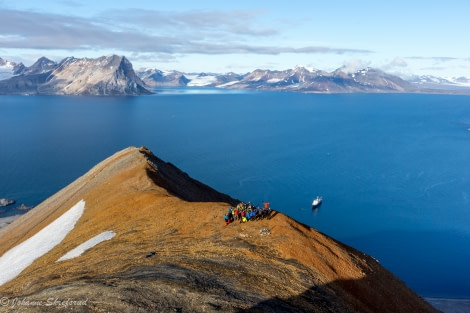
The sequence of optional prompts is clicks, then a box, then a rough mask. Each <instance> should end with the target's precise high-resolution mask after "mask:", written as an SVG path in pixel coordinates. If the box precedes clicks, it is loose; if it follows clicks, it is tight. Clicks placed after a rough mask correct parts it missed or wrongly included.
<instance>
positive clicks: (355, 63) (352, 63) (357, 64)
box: [341, 59, 370, 73]
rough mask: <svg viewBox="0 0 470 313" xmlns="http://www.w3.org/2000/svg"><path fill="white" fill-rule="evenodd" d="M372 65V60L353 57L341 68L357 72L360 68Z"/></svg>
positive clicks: (347, 71)
mask: <svg viewBox="0 0 470 313" xmlns="http://www.w3.org/2000/svg"><path fill="white" fill-rule="evenodd" d="M369 65H370V62H367V61H363V60H359V59H351V60H348V61H346V62H345V63H344V64H343V67H342V68H341V70H342V71H343V72H345V73H355V72H357V71H358V70H361V69H364V68H366V67H368V66H369Z"/></svg>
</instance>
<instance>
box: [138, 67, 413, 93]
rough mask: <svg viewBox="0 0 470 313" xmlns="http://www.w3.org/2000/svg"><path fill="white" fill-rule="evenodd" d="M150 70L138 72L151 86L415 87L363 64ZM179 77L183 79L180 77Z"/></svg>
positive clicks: (331, 90)
mask: <svg viewBox="0 0 470 313" xmlns="http://www.w3.org/2000/svg"><path fill="white" fill-rule="evenodd" d="M152 71H153V72H152V73H158V75H156V74H153V75H149V73H151V72H150V71H149V70H146V71H140V72H138V73H137V75H138V76H139V77H140V78H142V79H143V80H144V81H145V82H146V83H147V85H149V86H152V87H155V86H158V87H162V86H190V87H193V86H197V87H219V88H230V89H250V90H266V91H268V90H269V91H298V92H318V93H345V92H405V91H406V92H409V91H412V90H414V89H416V87H415V86H413V85H412V84H410V83H408V82H407V81H405V80H403V79H401V78H399V77H397V76H393V75H389V74H386V73H384V72H382V71H379V70H376V69H372V68H366V69H363V70H361V71H358V72H356V73H345V72H343V71H342V70H341V69H338V70H336V71H334V72H331V73H328V72H324V71H321V70H315V69H311V68H306V67H302V66H297V67H295V68H294V69H288V70H285V71H272V70H261V69H258V70H255V71H253V72H251V73H247V74H244V75H239V74H235V73H227V74H208V73H199V74H198V73H190V74H184V73H181V72H161V71H158V70H152ZM176 73H177V75H178V76H176ZM168 77H172V79H168ZM173 77H178V79H173ZM182 77H184V78H185V79H181V78H182Z"/></svg>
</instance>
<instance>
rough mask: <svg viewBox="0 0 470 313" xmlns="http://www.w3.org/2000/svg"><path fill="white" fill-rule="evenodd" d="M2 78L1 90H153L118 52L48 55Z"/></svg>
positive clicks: (85, 92) (119, 92) (84, 92)
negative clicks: (93, 55)
mask: <svg viewBox="0 0 470 313" xmlns="http://www.w3.org/2000/svg"><path fill="white" fill-rule="evenodd" d="M15 74H16V75H17V76H14V77H11V78H10V79H8V80H3V81H0V93H20V94H24V93H28V94H61V95H142V94H149V93H150V91H148V90H147V89H146V88H145V84H144V82H142V80H141V79H140V78H139V77H137V76H136V74H135V72H134V70H133V68H132V64H131V62H129V60H128V59H127V58H126V57H124V56H118V55H109V56H102V57H99V58H96V59H92V58H81V59H77V58H74V57H68V58H65V59H63V60H62V61H61V62H59V63H56V62H54V61H52V60H50V59H48V58H46V57H41V58H39V59H38V60H37V61H36V62H35V63H34V64H33V65H32V66H30V67H24V66H23V67H22V68H21V69H19V70H18V71H15Z"/></svg>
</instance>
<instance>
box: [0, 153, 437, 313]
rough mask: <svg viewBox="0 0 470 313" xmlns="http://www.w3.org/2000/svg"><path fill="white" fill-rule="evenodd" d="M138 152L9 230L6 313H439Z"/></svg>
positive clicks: (2, 305) (3, 280)
mask: <svg viewBox="0 0 470 313" xmlns="http://www.w3.org/2000/svg"><path fill="white" fill-rule="evenodd" d="M238 203H239V201H238V200H236V199H233V198H232V197H230V196H229V195H226V194H223V193H220V192H218V191H216V190H214V189H213V188H211V187H210V186H208V185H205V184H203V183H201V182H199V181H197V180H195V179H193V178H191V177H190V176H189V175H188V174H186V173H184V172H183V171H181V170H180V169H178V168H177V167H175V166H174V165H172V164H171V163H168V162H165V161H163V160H161V159H160V158H158V157H157V156H155V155H154V154H153V153H152V152H150V151H149V150H148V149H147V148H145V147H141V148H135V147H129V148H126V149H124V150H122V151H119V152H117V153H115V154H114V155H112V156H110V157H108V158H106V159H105V160H103V161H102V162H100V163H98V164H97V165H95V166H94V167H93V168H92V169H90V170H89V171H88V172H87V173H85V174H84V175H83V176H81V177H79V178H78V179H77V180H75V181H74V182H72V183H71V184H70V185H68V186H66V187H65V188H63V189H62V190H60V191H58V192H57V193H56V194H54V195H53V196H51V197H50V198H48V199H46V200H45V201H44V202H43V203H41V204H39V205H38V206H36V207H35V208H33V209H31V210H30V211H29V212H27V213H25V214H24V215H22V216H21V217H19V218H18V219H16V220H15V221H13V222H12V223H11V224H9V225H7V226H5V227H4V228H1V229H0V294H1V295H2V298H1V302H0V312H51V311H61V310H67V311H70V312H345V313H352V312H364V313H372V312H384V313H387V312H390V313H392V312H393V313H395V312H422V313H425V312H429V313H431V312H437V310H435V309H434V308H433V307H432V306H431V305H430V304H428V303H427V302H426V301H425V300H423V299H422V298H421V297H419V296H418V295H417V294H416V293H414V292H413V291H412V290H411V289H410V288H408V287H407V286H406V285H405V284H404V283H403V282H402V281H401V280H400V279H398V278H397V277H395V276H394V275H393V274H392V273H391V272H389V271H388V270H386V269H385V268H384V267H383V266H381V265H380V263H379V262H378V261H377V260H375V259H374V258H372V257H370V256H368V255H366V254H364V253H362V252H360V251H357V250H355V249H353V248H351V247H349V246H346V245H345V244H343V243H341V242H339V241H337V240H335V239H333V238H331V237H329V236H327V235H325V234H323V233H320V232H318V231H316V230H315V229H313V228H311V227H309V226H307V225H304V224H302V223H299V222H297V221H295V220H294V219H292V218H290V217H289V216H287V215H284V214H283V213H281V212H279V211H276V210H274V209H273V210H272V211H271V212H270V213H269V214H267V215H265V217H264V218H262V219H251V220H250V221H248V222H244V223H240V222H239V221H238V220H236V221H234V222H233V223H229V224H227V223H225V222H224V215H225V214H226V213H227V212H228V210H229V209H230V208H231V207H235V205H237V204H238Z"/></svg>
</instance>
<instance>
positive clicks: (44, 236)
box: [0, 200, 85, 286]
mask: <svg viewBox="0 0 470 313" xmlns="http://www.w3.org/2000/svg"><path fill="white" fill-rule="evenodd" d="M84 210H85V201H84V200H80V201H79V202H78V203H77V204H75V205H74V206H73V207H72V208H70V209H69V210H68V211H67V212H65V213H64V214H62V215H61V216H60V217H58V218H57V219H56V220H55V221H53V222H52V223H50V224H49V225H47V226H46V227H44V228H43V229H41V230H40V231H39V232H38V233H36V234H35V235H34V236H32V237H30V238H29V239H27V240H25V241H23V242H22V243H20V244H19V245H17V246H15V247H13V248H11V249H10V250H8V251H7V252H5V253H4V254H3V255H2V256H1V257H0V286H1V285H3V284H4V283H6V282H8V281H10V280H12V279H14V278H15V277H16V276H18V275H19V274H20V273H21V272H22V271H23V270H24V269H26V268H27V267H28V266H30V265H31V264H32V263H33V262H34V261H35V260H36V259H38V258H40V257H41V256H43V255H44V254H46V253H48V252H49V251H50V250H52V249H53V248H54V247H55V246H57V245H58V244H59V243H60V242H61V241H62V240H63V239H64V238H65V236H67V234H68V233H69V232H70V231H72V229H73V228H74V227H75V224H76V223H77V221H78V220H79V219H80V217H81V216H82V214H83V212H84Z"/></svg>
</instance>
